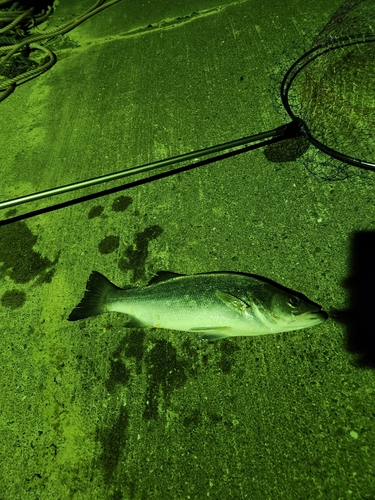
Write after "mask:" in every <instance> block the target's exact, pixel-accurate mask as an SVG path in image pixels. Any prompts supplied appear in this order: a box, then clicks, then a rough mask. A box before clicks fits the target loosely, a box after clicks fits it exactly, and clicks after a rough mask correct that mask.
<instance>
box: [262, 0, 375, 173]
mask: <svg viewBox="0 0 375 500" xmlns="http://www.w3.org/2000/svg"><path fill="white" fill-rule="evenodd" d="M374 42H375V2H374V1H373V0H347V1H346V2H345V3H344V4H343V5H342V6H341V7H340V8H339V9H338V10H337V11H336V12H335V13H334V15H333V16H332V17H331V19H330V21H329V22H328V23H327V24H326V26H325V27H324V28H323V29H322V30H321V31H320V33H319V34H318V35H317V36H315V37H314V39H313V43H312V48H310V49H308V50H306V51H305V53H304V55H303V56H302V57H300V58H298V59H297V60H296V61H295V63H294V64H293V65H292V66H291V67H290V68H289V69H288V71H287V72H286V74H284V77H283V80H282V83H281V99H282V103H283V107H284V108H285V109H286V111H287V112H288V114H289V116H290V117H291V118H292V119H293V120H295V121H296V122H298V123H299V127H300V132H301V135H300V136H299V137H296V138H294V139H292V143H293V144H294V148H293V147H291V146H290V144H289V146H288V148H289V149H288V151H289V156H290V155H291V153H290V151H293V152H294V154H295V157H298V156H300V157H301V159H302V162H303V163H304V165H305V166H306V168H307V169H308V170H309V171H310V172H311V173H312V174H313V175H315V176H317V177H319V178H320V179H323V180H329V181H333V180H342V179H345V178H348V177H353V176H360V177H362V178H365V179H366V180H368V181H371V182H375V172H372V170H375V137H374V124H375V43H374ZM289 60H290V59H289ZM279 85H280V83H279ZM281 147H283V146H281ZM286 147H287V145H286V144H285V145H284V148H286ZM271 151H272V148H271ZM279 153H280V152H279ZM266 155H268V156H270V155H271V156H272V152H270V151H268V152H266ZM292 156H293V153H292ZM288 159H289V160H290V159H293V158H290V157H289V158H288ZM356 167H360V168H356Z"/></svg>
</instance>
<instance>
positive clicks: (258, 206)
mask: <svg viewBox="0 0 375 500" xmlns="http://www.w3.org/2000/svg"><path fill="white" fill-rule="evenodd" d="M92 3H93V2H92V0H91V1H82V2H74V1H72V0H69V1H68V0H66V1H64V2H60V3H59V5H57V7H56V11H55V13H54V14H53V17H52V18H50V21H49V23H50V26H54V25H59V24H61V23H62V22H66V20H67V19H71V18H72V17H73V16H74V15H75V14H79V13H81V12H83V11H84V10H85V9H86V8H88V7H89V6H90V5H91V4H92ZM340 3H341V2H340V1H338V0H332V1H331V2H326V1H325V0H312V1H310V2H305V1H301V0H293V1H288V2H281V1H279V2H275V0H263V1H262V2H258V1H256V0H243V1H234V2H230V1H223V0H216V1H215V0H199V1H198V0H196V1H184V2H182V1H181V2H179V1H178V2H176V1H172V0H158V1H155V0H154V1H148V2H137V3H136V2H127V1H125V0H124V1H120V2H119V3H117V4H116V5H113V6H111V7H109V8H108V9H106V10H104V11H103V12H100V13H98V14H97V15H95V16H94V17H92V18H91V19H88V20H87V21H85V22H84V23H83V24H81V25H80V26H79V27H77V28H75V29H74V30H73V31H71V32H69V33H68V34H66V35H64V36H62V37H59V38H58V39H55V40H53V41H51V42H50V45H49V46H50V47H51V48H52V49H53V50H54V52H55V53H56V55H57V59H58V60H57V63H56V64H55V66H53V68H52V69H51V70H49V71H48V72H46V73H45V74H43V75H42V76H39V77H37V78H35V79H33V80H31V81H29V82H26V83H24V84H22V85H19V86H18V87H17V88H16V90H15V92H14V93H13V94H12V95H11V96H10V97H8V98H7V99H6V100H5V101H3V102H2V103H1V104H0V106H1V114H0V128H1V130H2V134H1V150H0V164H1V172H2V177H1V186H0V201H4V200H7V199H10V198H14V197H18V196H22V195H26V194H29V193H34V192H38V191H42V190H45V189H49V188H53V187H55V186H61V185H64V184H69V183H72V182H75V181H79V180H83V179H87V178H91V177H96V176H99V175H103V174H106V173H110V172H115V171H119V170H123V169H125V168H128V167H132V166H136V165H141V164H144V163H148V162H151V161H156V160H159V159H163V158H167V157H169V156H175V155H178V154H182V153H185V152H188V151H194V150H197V149H200V148H204V147H207V146H211V145H214V144H218V143H221V142H225V141H229V140H232V139H236V138H240V137H242V136H246V135H249V134H252V133H257V132H260V131H264V130H268V129H271V128H273V127H277V126H279V125H281V124H282V123H285V122H286V121H288V120H287V116H286V113H285V112H284V114H282V113H281V112H280V109H278V108H280V106H278V105H277V102H278V94H277V85H276V84H275V81H274V76H275V74H276V75H279V76H281V75H282V72H283V71H285V70H286V69H287V66H285V60H286V55H287V54H291V55H292V57H291V60H289V63H291V62H293V57H295V55H294V54H295V53H296V51H297V52H298V51H300V53H303V51H304V50H305V49H306V48H307V47H308V46H309V43H310V42H311V40H312V37H313V36H314V35H315V33H317V32H318V31H319V30H320V29H321V28H322V27H323V26H324V25H325V23H327V22H328V20H329V18H330V16H331V15H332V13H333V12H334V11H335V10H336V9H337V7H338V6H339V5H340ZM135 5H137V6H136V7H135ZM167 170H168V168H167V169H164V170H163V172H164V171H167ZM151 175H153V174H143V175H137V176H134V177H131V178H128V179H126V180H123V181H116V182H112V183H110V184H108V185H106V186H97V187H94V188H89V189H86V190H83V191H76V192H74V193H69V194H65V195H61V196H58V197H56V198H53V199H45V200H42V201H38V202H33V203H29V204H25V205H21V206H18V207H16V208H13V209H7V210H2V211H1V213H0V216H1V217H0V218H1V220H2V221H3V222H1V225H0V275H1V278H2V279H1V282H0V297H1V301H0V325H1V335H0V346H1V358H2V369H1V375H0V377H1V378H0V381H1V393H0V398H1V399H0V402H1V412H0V429H1V433H0V463H1V466H0V498H1V499H2V500H14V499H21V498H22V499H24V500H26V499H27V500H29V499H30V500H34V499H35V500H36V499H42V500H44V499H52V498H53V499H62V500H64V499H72V498H74V499H94V498H95V499H96V498H100V499H124V500H133V499H140V500H141V499H142V500H146V499H152V500H155V499H163V500H170V499H178V500H181V499H197V500H201V499H203V498H211V499H214V500H219V499H220V500H223V499H226V500H232V499H233V500H239V499H251V500H258V499H259V500H266V499H267V500H281V499H286V500H292V499H301V500H307V499H311V500H317V499H324V500H330V499H332V500H339V499H345V500H346V499H353V500H354V499H355V500H365V499H367V500H370V499H374V498H375V475H374V463H375V451H374V440H375V419H374V394H375V378H374V371H373V367H372V366H371V363H369V362H367V363H364V366H362V367H360V366H358V363H356V361H355V360H356V357H355V354H354V353H353V349H352V348H349V340H350V339H349V336H350V330H349V328H348V325H347V324H345V323H342V322H340V321H339V319H340V315H339V314H338V313H336V314H335V313H334V310H341V311H343V310H344V309H346V308H347V307H348V306H349V305H350V304H349V299H350V295H349V294H350V290H349V289H348V277H349V275H350V274H351V267H350V266H351V259H352V250H353V242H355V241H356V236H355V234H356V233H358V232H361V231H368V234H369V235H371V234H372V233H371V231H372V230H373V225H374V212H373V203H374V198H375V195H374V190H373V186H372V187H371V186H368V185H367V184H365V183H363V182H362V183H361V182H354V181H352V180H351V179H349V180H348V181H345V182H336V183H327V182H322V181H320V180H319V179H317V178H315V177H313V176H311V174H310V173H309V172H308V171H307V170H306V169H305V168H304V166H303V164H302V162H301V160H295V161H289V162H287V163H282V162H279V163H278V162H271V161H269V160H268V159H267V157H266V156H265V155H264V151H263V149H257V150H254V151H250V152H247V153H244V154H241V155H238V156H234V157H230V158H226V159H223V160H221V161H219V162H216V163H211V164H206V165H202V166H200V167H197V168H194V169H190V170H186V171H181V172H179V173H176V174H174V175H170V176H164V177H163V176H160V177H158V178H156V179H154V180H152V181H150V182H141V179H143V178H145V177H146V178H147V177H150V176H151ZM138 181H139V182H138ZM126 184H129V185H128V186H126ZM121 186H123V189H120V187H121ZM116 187H118V188H119V189H117V190H116V189H113V191H112V192H109V193H106V194H105V195H103V196H99V197H95V196H92V197H91V198H90V196H87V195H90V194H91V195H92V194H95V193H98V192H100V191H101V190H103V189H110V188H116ZM80 196H87V198H84V199H81V200H80V202H79V203H76V204H66V205H64V202H67V201H69V200H72V199H76V198H79V197H80ZM58 204H60V206H57V207H55V209H53V210H42V209H44V208H46V207H50V206H52V205H58ZM38 210H41V212H37V211H38ZM30 212H32V213H31V215H32V216H27V217H22V216H23V215H24V214H27V213H29V215H30ZM17 217H19V218H18V219H17ZM4 221H7V222H9V223H7V224H5V223H4ZM93 269H96V270H98V271H100V272H102V273H103V274H104V275H106V276H108V278H109V279H111V280H112V281H113V282H114V283H116V284H117V285H119V286H126V285H129V284H131V285H144V284H146V283H147V282H148V280H149V279H150V278H151V277H152V276H153V275H154V274H155V273H156V272H157V271H158V270H160V269H164V270H170V271H175V272H180V273H186V274H192V273H197V272H203V271H211V270H232V271H244V272H250V273H255V274H258V275H262V276H266V277H268V278H270V279H273V280H275V281H277V282H279V283H282V284H283V285H285V286H288V287H290V288H292V289H294V290H298V291H300V292H302V293H304V294H306V295H307V296H308V297H310V298H311V299H312V300H314V301H316V302H317V303H319V304H321V305H322V306H323V307H324V309H326V310H328V311H329V312H331V318H330V319H329V320H328V321H327V322H325V323H323V324H321V325H318V326H315V327H313V328H311V329H308V330H300V331H295V332H290V333H282V334H278V335H269V336H258V337H238V338H234V339H227V340H221V341H218V342H214V343H202V342H199V340H198V338H197V336H195V335H194V334H189V333H181V332H174V331H167V330H141V329H131V330H126V329H125V328H124V324H125V317H124V316H123V315H121V314H117V313H113V314H108V315H103V316H98V317H95V318H91V319H87V320H83V321H79V322H76V323H71V322H68V321H67V320H66V318H67V316H68V315H69V313H70V312H71V310H72V308H73V307H74V306H75V305H76V304H77V302H78V301H79V300H80V298H81V297H82V294H83V291H84V289H85V284H86V281H87V278H88V276H89V275H90V272H91V270H93ZM370 308H371V307H370ZM332 312H333V314H332ZM352 333H353V332H352ZM357 350H358V349H357ZM364 354H366V353H364Z"/></svg>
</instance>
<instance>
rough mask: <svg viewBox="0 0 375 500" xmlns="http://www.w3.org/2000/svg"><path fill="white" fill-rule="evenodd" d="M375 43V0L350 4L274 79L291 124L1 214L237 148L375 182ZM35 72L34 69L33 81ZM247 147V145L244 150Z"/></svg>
mask: <svg viewBox="0 0 375 500" xmlns="http://www.w3.org/2000/svg"><path fill="white" fill-rule="evenodd" d="M1 1H2V0H0V6H1ZM118 1H119V0H99V1H98V2H97V3H96V4H95V5H94V7H93V8H92V9H90V11H88V12H86V13H85V14H83V15H82V16H80V17H79V18H78V19H77V20H75V21H74V22H73V23H68V24H67V25H65V26H63V27H62V28H60V29H59V30H58V31H56V30H55V31H53V33H52V34H53V35H56V34H57V33H59V34H63V33H66V32H67V31H69V30H70V29H72V28H73V27H74V26H76V25H77V24H79V23H80V22H82V21H83V20H85V19H86V18H87V17H89V16H91V15H92V14H93V13H95V12H98V11H99V10H102V9H103V8H105V7H107V6H109V5H112V4H114V3H117V2H118ZM6 3H7V2H6ZM49 36H51V33H50V34H49V35H47V33H44V34H43V35H35V36H33V37H31V38H28V37H27V38H26V39H25V40H24V41H23V42H20V44H21V43H22V47H23V46H24V45H28V44H30V43H31V42H35V41H39V39H40V37H43V39H44V38H48V37H49ZM374 42H375V0H347V1H346V2H345V3H344V4H343V5H342V6H341V7H340V8H339V9H338V10H337V11H336V12H335V13H334V14H333V16H332V17H331V19H330V20H329V22H328V23H327V24H326V25H325V27H324V28H323V29H322V30H321V31H320V32H319V33H318V35H316V36H315V37H313V42H312V45H311V47H310V48H305V51H301V52H300V53H299V54H298V56H296V59H294V60H295V62H294V63H293V64H292V65H291V66H290V62H291V61H293V54H289V56H288V66H286V65H285V66H284V68H283V70H281V66H282V65H281V64H279V65H278V71H275V72H274V75H273V77H274V78H276V77H277V78H278V88H279V90H280V96H281V104H282V108H283V113H284V116H285V110H286V112H287V114H288V115H289V117H290V118H291V122H290V123H288V124H286V125H282V126H280V127H278V128H276V129H273V130H268V131H265V132H261V133H258V134H255V135H251V136H247V137H242V138H240V139H236V140H234V141H230V142H227V143H224V144H217V145H215V146H210V147H208V148H204V149H201V150H198V151H192V152H189V153H185V154H181V155H178V156H174V157H171V158H167V159H163V160H158V161H155V162H152V163H148V164H146V165H141V166H137V167H131V168H127V169H125V170H122V171H118V172H112V173H110V174H106V175H102V176H100V177H95V178H92V179H86V180H82V181H78V182H74V183H72V184H67V185H65V186H58V187H55V188H52V189H48V190H46V191H41V192H38V193H32V194H29V195H25V196H22V197H20V198H15V199H12V200H6V201H0V209H2V208H10V207H13V206H16V205H20V204H22V203H28V202H31V201H35V200H39V199H42V198H47V197H51V196H55V195H59V194H63V193H67V192H70V191H74V190H78V189H83V188H87V187H89V186H94V185H97V184H102V183H105V182H110V181H114V180H118V179H122V178H124V177H127V176H130V175H134V174H136V173H137V174H138V173H143V172H148V171H151V170H155V169H158V168H162V167H167V166H170V165H173V164H177V163H181V162H187V161H196V160H197V158H200V157H203V156H207V155H211V161H212V155H214V154H216V153H218V152H221V151H225V150H230V149H231V150H232V152H231V154H232V155H233V154H234V152H233V150H234V149H235V150H236V154H239V153H242V152H245V151H250V150H251V149H255V148H257V147H265V146H267V147H266V149H265V155H266V157H267V158H268V159H269V160H270V161H277V162H285V161H293V160H296V159H297V158H301V159H302V162H303V164H304V165H305V167H306V168H307V169H308V170H309V171H310V172H311V173H312V174H313V175H314V176H316V177H318V178H320V179H323V180H327V181H334V180H343V179H347V178H349V177H351V178H353V177H355V176H357V177H361V178H364V179H365V180H366V181H367V182H373V183H375V139H374V124H375V92H374V87H375V83H374V82H375V43H374ZM20 44H16V45H15V46H14V47H13V48H11V49H10V51H9V52H8V53H7V54H6V56H5V57H3V59H2V60H1V61H0V66H1V63H4V61H7V60H8V59H9V58H10V57H11V56H12V55H13V54H15V53H16V52H17V50H18V49H19V48H20ZM2 50H4V48H3V49H2ZM0 52H1V51H0ZM301 54H302V55H301ZM34 71H35V70H34V69H31V70H30V72H31V73H32V74H33V72H34ZM30 72H26V74H21V76H15V77H13V79H12V78H9V77H8V79H5V81H4V80H3V81H1V78H0V91H1V90H5V92H4V94H5V95H6V94H7V92H9V91H11V90H12V89H13V88H14V86H15V84H16V83H18V82H19V81H23V80H24V79H26V78H27V77H29V76H30ZM18 79H20V80H18ZM1 85H3V88H1ZM0 100H1V93H0ZM281 104H279V106H280V108H281ZM243 145H247V146H246V147H244V148H242V149H238V148H239V147H240V146H243ZM228 154H229V153H228ZM217 159H220V157H217Z"/></svg>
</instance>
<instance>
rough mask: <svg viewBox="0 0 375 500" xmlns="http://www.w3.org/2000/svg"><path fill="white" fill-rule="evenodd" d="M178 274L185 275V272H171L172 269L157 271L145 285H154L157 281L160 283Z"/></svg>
mask: <svg viewBox="0 0 375 500" xmlns="http://www.w3.org/2000/svg"><path fill="white" fill-rule="evenodd" d="M180 276H186V275H185V274H178V273H172V271H158V272H157V273H156V274H155V276H153V277H152V278H151V279H150V281H149V282H148V283H147V285H156V284H157V283H162V282H163V281H168V280H172V279H173V278H178V277H180Z"/></svg>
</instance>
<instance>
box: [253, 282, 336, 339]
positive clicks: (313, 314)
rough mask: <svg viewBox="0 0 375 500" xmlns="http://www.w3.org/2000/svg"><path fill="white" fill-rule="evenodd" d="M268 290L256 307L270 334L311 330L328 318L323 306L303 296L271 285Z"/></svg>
mask: <svg viewBox="0 0 375 500" xmlns="http://www.w3.org/2000/svg"><path fill="white" fill-rule="evenodd" d="M268 287H270V288H268ZM266 288H267V292H266V290H264V292H266V293H264V294H263V300H262V301H261V302H260V303H259V302H258V304H255V307H256V309H257V313H258V314H260V315H261V316H262V322H263V324H264V325H265V326H266V327H267V329H268V331H269V333H279V332H288V331H293V330H301V329H303V328H309V327H310V326H314V325H317V324H319V323H321V322H323V321H325V320H326V319H327V318H328V314H327V313H326V312H324V311H322V308H321V306H319V305H318V304H316V303H314V302H312V301H310V300H309V299H308V298H307V297H305V296H304V295H302V294H299V293H294V292H290V291H285V290H281V289H280V290H279V289H277V288H275V287H274V286H271V285H268V286H267V287H266Z"/></svg>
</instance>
